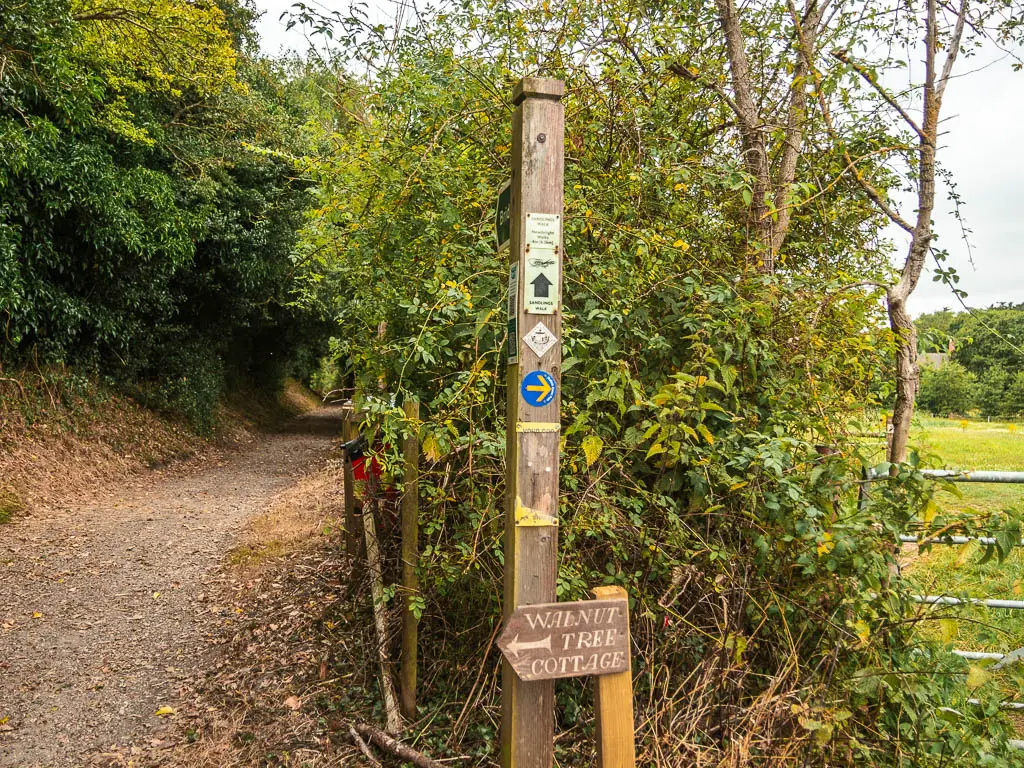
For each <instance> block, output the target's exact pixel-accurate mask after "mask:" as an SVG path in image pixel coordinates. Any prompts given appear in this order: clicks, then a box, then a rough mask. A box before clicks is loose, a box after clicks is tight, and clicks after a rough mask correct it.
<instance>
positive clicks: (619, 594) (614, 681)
mask: <svg viewBox="0 0 1024 768" xmlns="http://www.w3.org/2000/svg"><path fill="white" fill-rule="evenodd" d="M591 591H592V592H593V594H594V597H595V598H596V599H598V600H616V599H618V600H622V601H623V602H624V603H626V604H627V605H628V604H629V603H628V601H627V597H628V596H627V594H626V590H624V589H623V588H622V587H596V588H595V589H593V590H591ZM624 631H625V634H626V669H625V670H623V671H622V672H613V673H611V674H607V675H598V676H597V677H595V678H594V693H595V696H594V709H595V710H597V716H596V719H597V765H598V768H635V766H636V742H635V736H634V731H633V671H632V664H631V663H630V660H631V654H630V639H629V622H628V621H627V622H625V628H624Z"/></svg>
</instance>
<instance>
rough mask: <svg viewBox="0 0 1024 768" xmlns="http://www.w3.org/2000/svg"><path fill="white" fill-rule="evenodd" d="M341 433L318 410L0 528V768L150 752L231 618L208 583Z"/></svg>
mask: <svg viewBox="0 0 1024 768" xmlns="http://www.w3.org/2000/svg"><path fill="white" fill-rule="evenodd" d="M339 433H340V409H330V408H324V409H320V410H318V411H314V412H312V413H310V414H306V415H305V416H302V417H299V418H298V419H295V420H294V421H292V422H290V424H289V426H288V427H287V428H286V429H285V430H284V431H282V432H280V433H275V434H270V435H264V436H262V437H261V438H260V440H259V441H258V442H257V443H256V444H255V445H254V446H252V447H250V448H247V449H245V450H243V451H242V452H239V453H234V454H229V455H227V456H221V457H219V458H217V459H213V460H210V461H207V462H205V463H203V464H200V465H198V466H196V467H192V468H189V469H188V470H186V471H183V470H181V469H173V468H172V469H171V470H168V471H163V472H151V473H148V474H146V475H144V476H142V477H141V479H138V480H136V481H134V482H132V483H130V484H128V485H126V486H125V487H124V488H123V489H122V490H121V492H119V493H117V494H114V495H113V496H109V497H105V498H104V499H103V500H102V501H97V500H94V499H90V500H86V501H83V503H81V504H79V505H76V506H75V507H72V508H65V509H60V510H52V511H49V512H44V513H41V514H37V515H34V516H31V517H28V518H25V519H22V520H19V521H17V522H15V523H12V524H9V525H4V526H0V766H2V768H13V767H14V766H17V768H64V767H65V766H82V765H86V764H87V762H88V755H89V754H90V753H95V752H96V751H98V750H109V749H115V748H118V747H121V746H124V745H127V744H132V743H139V742H143V743H147V742H148V743H150V744H157V743H159V738H160V735H161V733H162V731H163V730H164V727H165V726H166V720H165V719H164V718H162V717H159V716H156V715H155V714H154V713H155V712H156V711H157V710H159V709H160V708H162V707H172V708H176V706H177V702H178V697H179V694H180V693H182V692H183V691H186V690H187V686H186V681H187V680H188V679H190V678H193V677H194V676H195V673H196V666H197V665H198V663H199V660H200V659H201V658H202V649H203V647H204V645H205V642H206V639H207V638H208V637H210V636H211V635H212V633H213V631H214V629H215V628H216V627H218V626H222V625H223V623H224V622H225V621H226V620H229V619H230V615H231V609H230V608H229V607H224V606H218V605H215V604H213V603H214V602H215V601H214V600H212V599H208V597H207V591H209V592H210V594H213V593H214V592H213V591H212V590H207V588H206V586H205V584H207V583H209V582H210V580H211V579H212V578H213V572H214V570H215V568H216V566H217V565H218V564H219V563H221V562H222V561H223V559H224V557H225V554H226V553H227V552H228V551H229V550H230V548H231V547H232V546H233V544H235V543H236V542H237V541H238V535H239V533H240V532H241V531H242V530H243V529H244V527H245V524H246V523H247V522H248V521H249V520H251V519H252V518H254V517H255V516H257V515H258V514H260V513H261V512H262V511H263V510H265V509H266V508H267V506H268V505H269V503H270V501H271V499H272V498H273V497H274V496H275V495H276V494H277V493H279V492H280V491H282V490H284V489H286V488H288V487H289V486H291V485H293V484H294V483H296V482H297V481H298V479H299V477H300V476H301V475H302V474H303V472H304V471H305V470H308V469H309V468H310V467H311V466H313V465H315V464H316V463H318V460H321V459H322V458H323V457H324V456H325V454H326V453H327V451H328V450H329V448H330V444H331V438H332V437H334V436H337V435H338V434H339ZM5 718H6V719H5Z"/></svg>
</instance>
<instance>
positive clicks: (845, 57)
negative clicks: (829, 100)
mask: <svg viewBox="0 0 1024 768" xmlns="http://www.w3.org/2000/svg"><path fill="white" fill-rule="evenodd" d="M832 57H833V58H835V59H838V60H839V61H841V62H843V64H846V65H847V66H848V67H850V68H851V69H852V70H853V71H854V72H856V73H857V74H858V75H860V76H861V77H862V78H863V79H864V82H866V83H867V84H868V85H870V86H871V87H872V88H874V89H875V91H876V92H877V93H878V95H879V96H881V97H882V98H883V99H885V101H886V103H887V104H888V105H889V106H890V107H892V108H893V109H895V110H896V111H897V112H898V113H899V116H900V117H902V118H903V121H904V122H905V123H906V124H907V125H909V126H910V127H911V128H912V129H913V130H914V133H916V134H917V136H918V138H919V139H922V140H924V138H925V134H924V131H922V130H921V127H920V126H919V125H918V124H917V121H916V120H914V118H912V117H911V116H910V114H909V113H908V112H907V111H906V110H905V109H904V108H903V106H902V105H901V104H900V103H899V102H898V101H897V100H896V97H895V96H893V95H892V94H891V93H889V91H887V90H886V89H885V88H883V87H882V84H881V83H879V82H878V81H877V80H876V79H875V76H874V75H872V74H871V73H870V72H868V70H867V69H866V68H865V67H864V65H863V64H859V63H858V62H856V61H854V60H853V59H851V58H850V56H849V54H847V52H846V51H832Z"/></svg>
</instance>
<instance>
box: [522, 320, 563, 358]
mask: <svg viewBox="0 0 1024 768" xmlns="http://www.w3.org/2000/svg"><path fill="white" fill-rule="evenodd" d="M523 341H525V342H526V346H528V347H529V348H530V349H532V350H533V351H534V353H535V354H536V355H537V357H544V353H545V352H547V351H548V350H549V349H551V348H552V347H553V346H555V344H557V343H558V339H556V338H555V334H553V333H552V332H551V331H549V330H548V327H547V326H546V325H544V323H537V325H535V326H534V327H533V330H532V331H530V332H529V333H528V334H526V335H525V336H523Z"/></svg>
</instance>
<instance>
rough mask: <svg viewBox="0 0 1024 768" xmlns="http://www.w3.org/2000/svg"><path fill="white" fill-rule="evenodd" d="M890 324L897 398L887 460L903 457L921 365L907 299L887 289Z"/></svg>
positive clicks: (895, 460)
mask: <svg viewBox="0 0 1024 768" xmlns="http://www.w3.org/2000/svg"><path fill="white" fill-rule="evenodd" d="M888 308H889V327H890V328H892V332H893V333H894V334H895V335H896V402H895V403H893V408H892V425H893V431H892V441H891V443H890V444H889V455H888V457H887V458H888V459H889V461H891V462H893V463H897V462H902V461H906V459H907V444H908V442H909V440H910V420H911V419H912V418H913V416H914V399H915V398H916V397H917V384H918V380H919V378H920V369H919V368H918V365H917V329H916V328H915V327H914V321H913V320H911V319H910V313H909V312H907V305H906V299H905V298H901V297H900V296H897V295H894V293H893V290H892V289H890V290H889V292H888Z"/></svg>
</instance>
